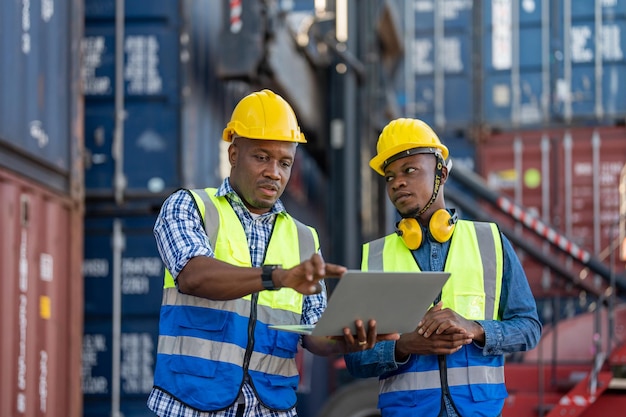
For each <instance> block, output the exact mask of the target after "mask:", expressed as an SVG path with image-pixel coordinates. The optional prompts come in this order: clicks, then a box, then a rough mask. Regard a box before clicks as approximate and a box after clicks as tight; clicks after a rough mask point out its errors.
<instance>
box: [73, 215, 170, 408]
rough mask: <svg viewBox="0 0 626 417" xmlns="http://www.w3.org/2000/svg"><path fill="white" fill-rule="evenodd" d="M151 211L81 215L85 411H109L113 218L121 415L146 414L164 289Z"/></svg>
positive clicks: (161, 264) (110, 397)
mask: <svg viewBox="0 0 626 417" xmlns="http://www.w3.org/2000/svg"><path fill="white" fill-rule="evenodd" d="M155 218H156V216H154V215H144V216H140V215H135V216H126V217H121V216H120V217H116V218H113V217H94V218H87V219H86V220H85V245H84V251H85V257H84V263H83V275H84V279H85V285H84V287H85V298H84V299H85V307H84V308H85V330H84V336H83V392H84V415H85V416H89V417H95V416H107V417H108V416H110V415H111V401H112V390H111V387H112V369H113V368H114V364H113V356H112V349H113V331H114V330H113V329H115V325H114V314H113V313H114V311H113V302H114V301H113V298H114V297H113V296H114V294H113V279H114V277H113V274H114V271H113V267H114V265H113V262H114V249H113V246H112V245H113V241H114V237H113V233H112V230H113V222H114V220H116V219H117V220H119V221H120V223H121V232H122V235H123V246H122V248H121V249H120V250H121V263H120V281H121V285H120V293H121V294H120V295H119V296H120V299H121V317H120V322H121V334H120V335H119V337H120V350H121V356H120V363H119V364H118V365H119V366H120V369H121V374H120V381H119V383H120V392H119V395H120V399H119V400H120V410H121V411H122V413H123V414H124V415H125V416H126V417H138V416H148V415H150V413H149V412H148V409H147V408H146V405H145V404H146V399H147V396H148V394H149V392H150V389H151V388H152V384H153V371H154V364H155V361H156V347H157V343H158V323H159V312H160V306H161V297H162V295H163V290H162V288H163V274H164V269H163V263H162V262H161V258H160V257H159V253H158V251H157V248H156V244H155V240H154V236H153V234H152V227H153V226H154V221H155Z"/></svg>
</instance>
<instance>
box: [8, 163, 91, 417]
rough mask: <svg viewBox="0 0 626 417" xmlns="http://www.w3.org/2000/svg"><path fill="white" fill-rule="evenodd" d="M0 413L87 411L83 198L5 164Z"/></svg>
mask: <svg viewBox="0 0 626 417" xmlns="http://www.w3.org/2000/svg"><path fill="white" fill-rule="evenodd" d="M0 201H2V205H0V230H2V232H3V238H2V240H1V243H0V273H1V276H2V277H3V282H2V292H0V334H2V335H3V338H2V342H0V363H2V372H0V415H2V416H26V417H31V416H33V417H34V416H50V417H53V416H54V417H57V416H68V417H78V416H80V415H82V411H81V410H82V408H81V407H82V405H81V401H82V399H81V386H80V380H81V378H80V376H81V375H80V360H81V346H82V325H83V324H82V321H83V319H82V310H83V282H82V271H81V264H82V246H83V243H82V230H83V226H82V216H83V209H82V203H80V202H77V201H75V200H72V199H70V198H69V197H66V196H59V195H58V194H57V193H53V192H51V191H49V190H48V189H46V188H43V187H41V186H40V185H38V184H37V183H35V182H33V181H31V180H28V179H25V178H22V177H20V176H18V175H15V174H13V173H11V172H10V171H7V170H5V169H3V168H0Z"/></svg>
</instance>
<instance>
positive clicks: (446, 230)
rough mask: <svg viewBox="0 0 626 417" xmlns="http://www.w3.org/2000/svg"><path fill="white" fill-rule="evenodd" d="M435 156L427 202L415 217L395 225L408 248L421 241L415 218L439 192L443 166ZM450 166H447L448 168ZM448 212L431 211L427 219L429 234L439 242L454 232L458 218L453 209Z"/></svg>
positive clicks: (419, 243) (444, 210)
mask: <svg viewBox="0 0 626 417" xmlns="http://www.w3.org/2000/svg"><path fill="white" fill-rule="evenodd" d="M435 156H436V158H437V165H436V168H435V183H434V185H433V193H432V195H431V196H430V200H429V201H428V204H426V205H425V206H424V207H423V208H422V209H421V210H420V211H419V212H418V213H417V214H416V215H415V217H407V218H404V219H402V220H400V221H399V222H398V224H397V225H396V233H397V234H398V236H400V237H401V238H402V240H403V241H404V244H405V245H406V246H407V248H409V249H410V250H415V249H417V248H419V247H420V245H421V244H422V241H423V237H422V228H421V227H420V225H419V222H418V221H417V218H419V216H421V215H422V214H424V213H425V212H426V210H428V208H429V207H430V206H431V205H432V204H433V203H434V202H435V200H436V199H437V194H439V187H440V186H441V176H442V170H443V166H444V160H443V158H442V157H441V155H439V154H438V153H436V154H435ZM450 168H452V166H451V165H450V166H448V169H450ZM451 211H452V214H450V213H449V212H448V211H447V210H446V209H439V210H437V211H435V212H434V213H433V215H432V216H431V217H430V220H429V221H428V230H429V232H430V235H431V236H432V237H433V238H434V239H435V240H436V241H437V242H439V243H444V242H447V241H448V240H450V238H451V237H452V233H453V232H454V226H455V224H456V222H457V220H458V215H457V213H456V211H455V210H451Z"/></svg>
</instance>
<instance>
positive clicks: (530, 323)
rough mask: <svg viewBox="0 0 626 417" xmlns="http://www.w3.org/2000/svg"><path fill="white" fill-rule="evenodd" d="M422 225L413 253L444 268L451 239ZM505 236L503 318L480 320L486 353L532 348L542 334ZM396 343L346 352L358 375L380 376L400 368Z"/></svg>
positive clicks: (427, 266)
mask: <svg viewBox="0 0 626 417" xmlns="http://www.w3.org/2000/svg"><path fill="white" fill-rule="evenodd" d="M422 229H423V230H422V232H423V236H426V238H425V239H424V242H423V243H422V245H421V246H420V247H419V248H418V249H417V250H414V251H413V256H414V257H415V260H416V261H417V263H418V265H419V267H420V269H421V270H422V271H443V268H444V265H445V261H446V257H447V255H448V250H449V249H450V242H449V241H448V242H445V243H439V242H437V241H435V240H434V239H433V238H432V237H431V236H430V233H429V232H428V231H427V230H426V229H425V228H422ZM501 236H502V245H503V248H504V251H503V253H504V265H503V274H502V291H501V294H500V308H499V316H500V317H501V320H500V321H496V320H477V322H478V323H479V324H480V325H481V326H482V327H483V329H484V330H485V344H484V346H483V347H481V349H482V350H483V355H484V356H489V355H503V354H507V353H513V352H520V351H526V350H530V349H532V348H534V347H535V346H536V345H537V343H538V342H539V338H540V337H541V322H540V321H539V317H538V315H537V305H536V303H535V299H534V297H533V294H532V292H531V291H530V286H529V285H528V280H527V278H526V273H525V272H524V269H523V268H522V265H521V263H520V261H519V258H518V257H517V254H516V253H515V250H514V249H513V246H512V245H511V243H510V242H509V240H508V239H507V238H506V237H505V236H504V235H501ZM395 343H396V342H395V341H381V342H378V343H377V344H376V346H374V347H373V348H372V349H370V350H365V351H362V352H356V353H351V354H347V355H344V358H345V361H346V366H347V367H348V370H349V371H350V373H351V374H352V375H353V376H354V377H357V378H369V377H376V376H380V375H382V374H384V373H386V372H390V371H393V370H396V369H397V368H398V365H399V364H398V363H397V362H396V360H395ZM476 346H478V345H476Z"/></svg>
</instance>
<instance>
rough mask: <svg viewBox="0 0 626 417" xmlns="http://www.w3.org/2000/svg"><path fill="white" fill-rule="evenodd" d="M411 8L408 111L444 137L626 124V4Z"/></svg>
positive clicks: (534, 1) (494, 2)
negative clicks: (478, 130) (475, 131)
mask: <svg viewBox="0 0 626 417" xmlns="http://www.w3.org/2000/svg"><path fill="white" fill-rule="evenodd" d="M406 4H407V9H406V13H405V17H404V20H405V26H406V33H409V34H414V35H413V36H409V38H408V39H407V46H406V51H407V53H406V54H405V58H406V66H405V74H404V78H405V80H406V81H405V83H404V86H403V87H402V88H403V91H402V92H401V93H399V97H400V102H401V103H402V104H403V105H405V107H406V114H408V115H413V116H416V117H419V118H422V119H424V120H425V121H426V122H428V123H430V124H432V125H434V127H436V128H437V129H438V131H440V132H441V131H443V130H444V129H445V130H447V131H450V130H455V129H459V128H462V129H470V128H472V127H474V126H481V125H487V126H490V127H493V128H496V129H515V128H525V127H528V128H536V127H538V126H542V125H554V124H557V125H558V124H563V123H564V124H588V123H589V122H590V121H591V122H593V123H600V124H615V123H622V122H623V121H624V120H625V119H626V56H625V54H624V51H625V49H626V46H625V45H626V0H611V1H600V0H598V1H578V0H559V1H548V0H526V1H521V0H519V1H518V0H490V1H484V2H482V3H481V9H476V8H473V3H472V2H471V1H452V0H442V1H440V2H435V1H429V0H416V1H413V2H407V3H406ZM475 36H480V38H476V39H474V37H475ZM478 45H479V46H480V47H478Z"/></svg>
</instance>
